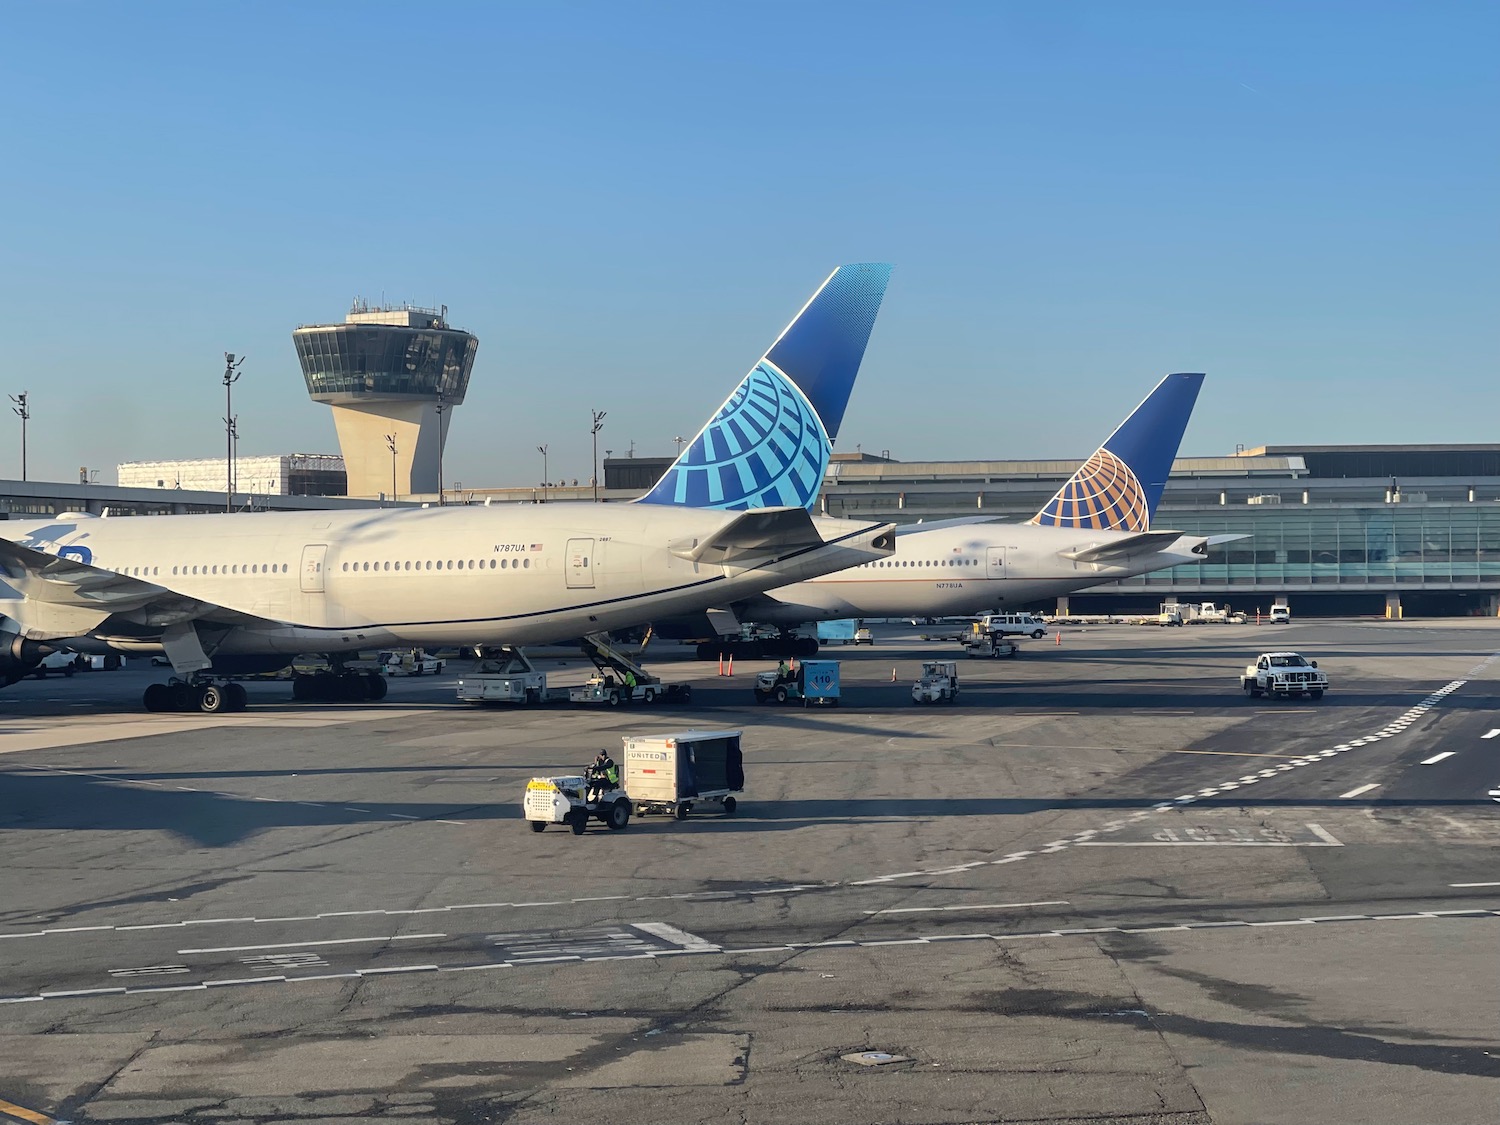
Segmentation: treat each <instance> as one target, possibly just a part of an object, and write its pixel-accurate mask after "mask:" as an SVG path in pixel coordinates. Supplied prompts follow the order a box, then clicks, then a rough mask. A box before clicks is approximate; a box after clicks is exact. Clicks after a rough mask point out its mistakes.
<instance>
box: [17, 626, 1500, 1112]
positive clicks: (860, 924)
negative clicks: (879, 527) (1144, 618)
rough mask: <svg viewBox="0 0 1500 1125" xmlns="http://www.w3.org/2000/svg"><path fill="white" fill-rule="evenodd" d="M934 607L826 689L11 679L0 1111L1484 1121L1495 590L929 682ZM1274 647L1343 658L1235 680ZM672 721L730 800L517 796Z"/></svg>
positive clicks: (1196, 634) (1090, 645)
mask: <svg viewBox="0 0 1500 1125" xmlns="http://www.w3.org/2000/svg"><path fill="white" fill-rule="evenodd" d="M915 633H916V630H910V629H896V628H889V629H884V630H880V629H877V635H878V636H879V637H880V643H879V644H878V645H877V646H876V647H875V648H874V649H873V650H870V649H860V650H855V649H852V648H851V649H835V650H832V651H831V652H830V653H828V655H832V656H834V657H835V658H840V659H843V660H844V679H845V684H846V693H845V706H843V707H841V708H839V709H837V710H828V711H814V712H807V711H804V710H801V709H786V710H781V709H775V708H760V707H756V706H755V705H754V704H753V703H751V702H750V701H749V697H750V683H751V675H750V673H751V672H753V671H754V670H755V669H754V667H753V666H752V667H746V666H741V667H740V668H739V669H738V674H737V675H736V676H735V677H734V678H733V679H720V678H718V677H717V676H715V675H714V671H715V670H714V669H713V668H712V667H709V666H699V665H697V664H694V663H688V662H682V663H677V662H670V661H665V660H664V657H663V656H661V655H659V656H658V657H657V661H658V663H659V664H663V665H664V670H665V666H666V665H668V664H669V665H670V670H671V671H673V672H674V673H681V674H684V675H689V676H692V677H695V678H696V682H695V688H694V701H693V707H692V708H691V709H689V710H675V711H673V710H651V711H646V710H640V709H638V710H634V711H612V710H593V711H571V710H567V709H559V710H545V711H504V710H486V711H476V710H470V709H467V708H462V707H460V706H458V705H456V704H455V703H454V702H453V700H452V677H451V676H445V677H441V678H439V679H436V680H431V679H414V680H406V681H395V682H393V685H392V693H391V696H390V698H389V700H388V701H387V703H386V704H385V705H383V706H380V707H369V706H363V707H362V706H337V705H335V706H323V707H293V706H292V705H291V704H290V703H289V701H288V700H287V699H286V698H285V696H286V695H287V688H286V687H285V685H275V684H260V685H252V687H251V697H252V706H251V708H250V710H249V711H247V712H245V713H243V714H240V715H234V716H226V717H221V718H210V717H204V716H188V715H171V716H163V715H147V714H143V713H140V712H139V711H138V710H137V708H136V701H137V700H138V698H139V694H140V691H141V689H142V687H143V686H144V685H145V684H146V683H147V682H149V681H150V676H149V675H148V673H146V672H145V670H141V671H125V672H120V673H108V674H106V673H96V674H90V675H83V676H78V677H75V678H73V679H72V680H66V681H64V680H56V679H49V680H47V681H42V682H35V681H28V682H25V683H23V684H19V685H16V686H14V687H12V688H11V689H8V690H6V691H5V692H4V693H0V855H3V859H4V862H3V865H0V903H3V906H0V1000H3V1001H4V1002H3V1003H0V1013H3V1015H4V1022H3V1023H0V1060H4V1062H3V1063H0V1121H5V1120H9V1119H15V1120H25V1121H38V1120H41V1121H45V1120H49V1119H51V1120H56V1119H62V1118H66V1119H70V1120H75V1121H106V1120H107V1121H163V1120H171V1121H183V1122H192V1123H195V1125H208V1123H213V1122H233V1121H255V1122H270V1121H286V1120H323V1121H328V1120H339V1119H349V1120H355V1119H358V1120H371V1119H374V1120H385V1119H389V1120H392V1121H445V1122H447V1121H451V1122H471V1121H472V1122H478V1121H500V1120H503V1121H514V1122H530V1121H540V1120H544V1119H545V1120H553V1121H555V1120H567V1121H574V1120H597V1121H643V1122H644V1121H650V1122H696V1121H705V1120H718V1119H721V1118H722V1119H726V1120H749V1121H777V1122H817V1123H819V1125H823V1123H828V1122H833V1123H842V1122H865V1121H889V1122H934V1123H936V1122H977V1121H999V1120H1006V1121H1047V1122H1071V1121H1084V1120H1087V1121H1091V1122H1099V1121H1113V1122H1133V1123H1134V1122H1153V1123H1170V1125H1198V1123H1202V1122H1212V1123H1214V1125H1223V1123H1228V1122H1246V1123H1274V1122H1297V1123H1301V1122H1306V1121H1309V1120H1318V1121H1327V1122H1351V1123H1352V1122H1368V1121H1381V1122H1413V1123H1425V1122H1433V1121H1443V1122H1460V1123H1461V1122H1475V1123H1476V1125H1477V1123H1481V1122H1483V1123H1488V1122H1491V1121H1492V1120H1493V1119H1494V1106H1495V1105H1496V1104H1497V1098H1500V1057H1497V1056H1500V1042H1497V1040H1500V1035H1497V1032H1496V1030H1495V1019H1494V1013H1495V1011H1496V1010H1500V981H1497V979H1496V975H1495V973H1494V952H1495V950H1496V948H1500V864H1497V863H1496V861H1495V859H1494V857H1495V855H1496V854H1497V845H1500V801H1497V800H1496V799H1495V798H1496V797H1497V796H1500V792H1495V791H1497V790H1500V734H1496V733H1495V732H1496V731H1497V730H1500V707H1497V682H1500V660H1494V659H1492V657H1493V656H1494V654H1495V653H1496V652H1497V651H1500V629H1497V628H1496V627H1495V626H1494V624H1493V623H1491V622H1452V623H1434V624H1422V623H1418V622H1406V623H1402V624H1397V625H1387V624H1384V623H1368V624H1363V623H1362V624H1355V623H1349V624H1326V623H1319V622H1299V623H1298V624H1295V625H1292V626H1289V627H1278V628H1276V629H1274V630H1273V629H1271V628H1270V627H1261V628H1256V627H1253V626H1247V627H1238V628H1237V627H1230V626H1225V627H1202V628H1185V629H1147V628H1127V627H1109V626H1107V627H1100V628H1090V629H1086V630H1078V629H1068V630H1065V632H1064V634H1063V642H1062V644H1061V645H1060V646H1059V645H1054V644H1052V643H1051V641H1050V639H1049V641H1048V642H1045V643H1041V642H1028V643H1027V644H1026V647H1025V649H1024V652H1023V655H1022V656H1021V657H1020V658H1018V659H1016V660H1008V661H964V662H963V663H962V664H961V667H960V672H961V676H962V682H963V688H964V690H963V696H962V702H960V703H959V704H958V705H956V706H953V707H938V706H924V707H917V706H913V705H912V704H911V703H910V701H909V700H910V695H909V685H910V680H911V678H912V675H913V674H914V673H915V671H916V668H917V664H918V662H919V661H920V660H921V659H922V658H924V657H929V658H930V657H933V656H939V657H945V656H947V654H948V653H950V652H951V651H953V649H952V648H951V647H950V646H945V645H938V644H929V643H923V642H921V641H919V640H918V639H917V638H916V636H915ZM1276 648H1295V649H1298V650H1300V651H1303V652H1305V653H1306V654H1308V655H1309V656H1313V657H1315V658H1316V659H1318V660H1319V662H1320V664H1321V665H1322V667H1324V668H1325V669H1326V670H1327V671H1328V672H1329V673H1330V675H1331V676H1332V677H1333V680H1334V688H1333V690H1332V691H1331V692H1330V694H1329V695H1328V696H1327V697H1326V698H1325V699H1324V700H1323V701H1321V702H1320V703H1316V704H1314V703H1311V702H1296V701H1278V702H1269V703H1268V702H1266V701H1264V700H1255V701H1250V700H1247V699H1245V698H1244V697H1243V696H1242V695H1241V694H1240V692H1239V691H1238V679H1237V677H1238V674H1239V670H1240V668H1241V667H1242V666H1243V665H1244V664H1245V663H1246V662H1247V661H1248V660H1249V659H1250V658H1251V657H1253V656H1254V655H1255V654H1256V653H1257V652H1259V651H1261V650H1262V649H1276ZM664 653H665V654H666V655H668V656H670V654H671V650H670V649H667V650H664ZM576 667H577V666H576V664H575V665H574V666H573V667H572V668H570V669H569V671H570V672H572V671H576ZM892 668H894V669H895V670H896V672H897V675H898V680H899V682H898V683H896V684H891V683H890V682H889V681H890V675H891V670H892ZM686 726H704V727H722V726H736V727H742V728H743V729H744V730H745V732H746V733H745V745H746V751H747V774H748V779H749V780H748V786H747V791H746V793H745V795H744V801H743V802H742V804H741V808H740V813H739V815H737V816H735V817H733V818H726V817H723V816H721V815H718V814H715V813H711V812H702V813H701V814H700V813H698V812H695V814H694V815H693V816H692V817H691V818H690V819H689V820H687V821H685V822H675V821H671V820H668V819H665V818H644V819H637V820H635V821H632V823H631V825H630V827H629V829H628V830H627V831H625V832H624V833H609V832H607V831H606V830H605V829H604V828H603V827H602V826H598V827H595V828H591V829H590V831H589V832H588V834H587V835H585V836H584V837H581V838H576V837H574V836H572V835H571V834H570V833H567V832H565V831H559V830H550V831H547V832H544V833H541V834H534V833H532V832H530V831H528V830H527V829H526V827H525V825H524V824H523V823H522V822H521V820H520V818H519V798H520V794H521V791H522V788H523V786H524V784H525V781H526V779H527V778H528V777H530V776H532V775H534V774H539V773H556V772H563V771H576V770H577V769H579V768H580V767H581V766H582V765H583V764H584V763H585V762H586V761H587V760H588V759H589V758H590V757H591V756H592V754H593V751H594V750H595V749H597V748H598V747H599V746H604V745H613V746H618V739H619V737H620V735H621V733H624V732H632V731H648V730H656V731H664V730H671V729H677V728H681V727H686Z"/></svg>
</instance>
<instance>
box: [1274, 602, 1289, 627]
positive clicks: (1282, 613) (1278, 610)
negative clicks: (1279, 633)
mask: <svg viewBox="0 0 1500 1125" xmlns="http://www.w3.org/2000/svg"><path fill="white" fill-rule="evenodd" d="M1291 623H1292V607H1291V606H1287V605H1273V606H1272V607H1271V624H1272V625H1290V624H1291Z"/></svg>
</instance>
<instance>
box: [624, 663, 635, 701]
mask: <svg viewBox="0 0 1500 1125" xmlns="http://www.w3.org/2000/svg"><path fill="white" fill-rule="evenodd" d="M633 698H635V673H634V672H632V671H631V670H630V669H629V668H626V669H625V702H626V703H629V702H630V701H631V700H632V699H633Z"/></svg>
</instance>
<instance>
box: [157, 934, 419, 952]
mask: <svg viewBox="0 0 1500 1125" xmlns="http://www.w3.org/2000/svg"><path fill="white" fill-rule="evenodd" d="M447 936H448V935H447V934H396V935H394V936H392V937H386V936H381V937H350V938H329V939H327V940H325V941H278V942H274V943H272V944H271V945H224V946H219V947H217V948H214V949H179V950H178V951H177V953H178V955H179V956H180V955H183V954H187V953H249V952H252V951H254V950H257V949H306V948H308V947H309V946H314V945H366V944H369V943H370V942H374V941H431V940H433V939H436V938H445V937H447Z"/></svg>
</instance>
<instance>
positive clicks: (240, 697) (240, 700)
mask: <svg viewBox="0 0 1500 1125" xmlns="http://www.w3.org/2000/svg"><path fill="white" fill-rule="evenodd" d="M222 690H223V692H224V697H225V700H226V702H227V703H228V704H229V705H228V706H227V707H226V708H225V710H226V711H243V710H244V709H245V707H246V705H247V704H248V703H249V702H250V693H249V692H247V691H246V690H245V688H244V686H243V685H242V684H235V683H228V684H225V685H224V687H223V689H222Z"/></svg>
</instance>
